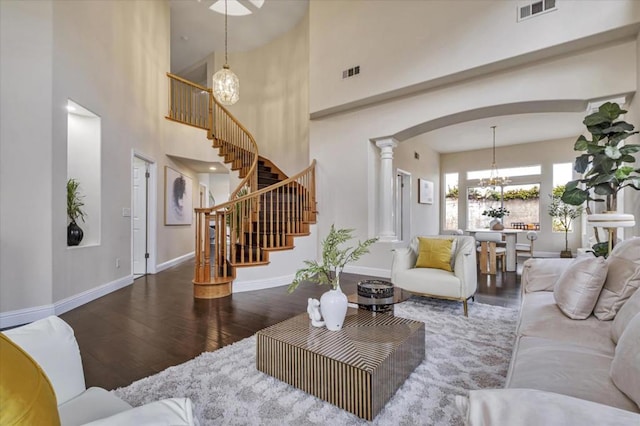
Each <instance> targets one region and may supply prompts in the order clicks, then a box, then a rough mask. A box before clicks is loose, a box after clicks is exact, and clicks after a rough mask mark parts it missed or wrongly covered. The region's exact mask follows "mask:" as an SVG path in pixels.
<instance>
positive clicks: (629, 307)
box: [611, 290, 640, 343]
mask: <svg viewBox="0 0 640 426" xmlns="http://www.w3.org/2000/svg"><path fill="white" fill-rule="evenodd" d="M637 314H640V291H638V290H636V292H635V293H633V296H631V297H630V298H629V300H627V301H626V302H624V305H622V308H620V310H619V311H618V313H617V314H616V317H615V318H614V320H613V324H611V340H613V343H618V340H619V339H620V336H622V333H624V330H625V329H626V328H627V326H628V325H629V323H630V322H631V320H632V319H633V317H635V316H636V315H637Z"/></svg>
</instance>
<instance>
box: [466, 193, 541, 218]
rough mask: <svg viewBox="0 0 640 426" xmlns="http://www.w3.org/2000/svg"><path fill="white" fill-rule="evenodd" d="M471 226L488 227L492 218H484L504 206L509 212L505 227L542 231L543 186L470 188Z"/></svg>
mask: <svg viewBox="0 0 640 426" xmlns="http://www.w3.org/2000/svg"><path fill="white" fill-rule="evenodd" d="M467 200H468V201H467V223H468V224H469V228H471V229H481V228H487V227H488V226H489V222H491V220H492V218H491V217H488V216H483V215H482V212H484V211H485V210H487V209H489V208H498V207H501V206H504V208H506V209H507V210H508V211H509V215H508V216H506V217H505V218H504V219H503V220H502V222H503V224H504V226H505V228H513V229H532V230H539V229H540V184H538V183H534V184H522V185H506V186H504V187H496V188H495V189H494V188H481V187H470V188H469V189H468V191H467Z"/></svg>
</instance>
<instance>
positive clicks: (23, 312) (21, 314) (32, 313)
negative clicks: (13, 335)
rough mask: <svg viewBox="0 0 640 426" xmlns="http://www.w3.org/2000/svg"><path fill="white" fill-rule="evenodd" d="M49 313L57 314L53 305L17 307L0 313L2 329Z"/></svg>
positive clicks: (0, 326) (28, 321)
mask: <svg viewBox="0 0 640 426" xmlns="http://www.w3.org/2000/svg"><path fill="white" fill-rule="evenodd" d="M49 315H55V310H54V307H53V305H42V306H36V307H34V308H25V309H17V310H15V311H9V312H3V313H0V329H3V328H8V327H15V326H18V325H22V324H27V323H30V322H33V321H36V320H39V319H41V318H46V317H48V316H49Z"/></svg>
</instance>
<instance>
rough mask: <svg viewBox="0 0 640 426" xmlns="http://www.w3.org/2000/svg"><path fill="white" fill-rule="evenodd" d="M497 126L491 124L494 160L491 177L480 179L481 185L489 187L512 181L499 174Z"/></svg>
mask: <svg viewBox="0 0 640 426" xmlns="http://www.w3.org/2000/svg"><path fill="white" fill-rule="evenodd" d="M496 127H497V126H491V128H492V129H493V161H492V162H491V171H490V173H489V178H488V179H487V178H482V179H480V186H481V187H487V186H490V187H492V188H495V187H496V186H504V185H506V184H508V183H509V182H511V180H510V179H509V178H507V177H500V175H499V174H498V166H496Z"/></svg>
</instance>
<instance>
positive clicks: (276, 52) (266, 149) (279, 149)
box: [207, 15, 310, 188]
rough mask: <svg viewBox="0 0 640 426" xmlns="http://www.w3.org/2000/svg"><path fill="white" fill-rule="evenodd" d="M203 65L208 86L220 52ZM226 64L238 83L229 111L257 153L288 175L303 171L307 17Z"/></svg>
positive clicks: (306, 137) (218, 64) (306, 131)
mask: <svg viewBox="0 0 640 426" xmlns="http://www.w3.org/2000/svg"><path fill="white" fill-rule="evenodd" d="M207 64H208V68H209V69H208V70H207V74H208V78H207V85H208V86H209V87H210V86H211V77H212V75H213V74H214V73H215V72H216V71H218V70H219V69H220V68H222V65H223V64H224V52H221V53H219V54H216V55H214V58H213V59H212V58H209V60H208V61H207ZM229 66H230V67H231V69H232V70H233V72H234V73H236V75H237V76H238V78H239V80H240V100H239V101H238V103H236V104H235V105H232V106H230V107H228V109H229V111H230V112H231V113H232V114H233V115H234V116H236V117H237V118H238V119H239V120H240V122H241V123H242V125H243V126H245V127H246V128H247V129H248V130H249V131H250V132H251V134H252V135H253V137H254V138H255V140H256V143H257V144H258V149H259V152H260V155H262V156H264V157H267V158H269V159H270V160H271V161H273V162H274V163H275V164H276V165H277V166H278V167H279V168H280V169H282V171H283V172H285V173H286V174H287V175H289V176H292V175H294V174H296V173H298V172H300V171H302V170H303V169H304V168H305V167H307V166H308V165H309V163H310V160H309V19H308V15H307V16H306V17H305V18H304V19H303V20H302V21H301V22H300V23H299V24H298V25H297V26H296V27H295V28H294V29H293V30H291V31H289V32H288V33H286V34H285V35H283V36H281V37H279V38H277V39H276V40H274V41H272V42H270V43H268V44H266V45H264V46H262V47H260V48H258V49H254V50H251V51H248V52H234V53H230V54H229ZM233 188H235V185H234V186H233Z"/></svg>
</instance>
